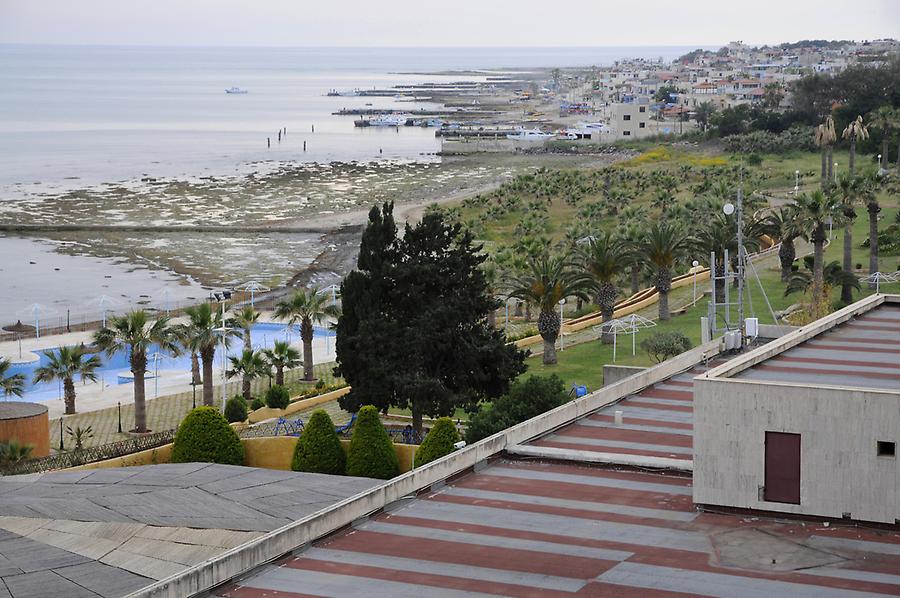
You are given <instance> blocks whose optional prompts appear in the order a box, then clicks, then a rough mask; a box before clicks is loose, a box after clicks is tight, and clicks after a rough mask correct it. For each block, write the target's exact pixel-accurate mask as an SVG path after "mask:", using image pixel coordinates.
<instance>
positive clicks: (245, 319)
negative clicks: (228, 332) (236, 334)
mask: <svg viewBox="0 0 900 598" xmlns="http://www.w3.org/2000/svg"><path fill="white" fill-rule="evenodd" d="M259 316H260V313H259V312H258V311H256V310H255V309H253V307H252V306H250V305H246V306H244V308H243V309H241V311H239V312H238V313H237V315H236V316H235V317H234V324H235V326H237V327H238V328H240V329H241V330H243V332H244V350H245V351H252V350H253V343H252V342H251V341H250V329H251V328H253V325H254V324H256V322H257V321H259Z"/></svg>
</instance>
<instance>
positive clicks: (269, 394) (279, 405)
mask: <svg viewBox="0 0 900 598" xmlns="http://www.w3.org/2000/svg"><path fill="white" fill-rule="evenodd" d="M290 404H291V394H290V393H289V392H288V390H287V389H286V388H285V387H283V386H279V385H278V384H276V385H275V386H273V387H272V388H270V389H269V390H267V391H266V406H267V407H271V408H272V409H284V408H286V407H287V406H288V405H290Z"/></svg>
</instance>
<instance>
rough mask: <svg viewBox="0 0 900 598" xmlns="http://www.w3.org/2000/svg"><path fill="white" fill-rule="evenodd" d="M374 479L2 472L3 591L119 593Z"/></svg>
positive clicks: (143, 470)
mask: <svg viewBox="0 0 900 598" xmlns="http://www.w3.org/2000/svg"><path fill="white" fill-rule="evenodd" d="M377 484H378V481H377V480H369V479H364V478H351V477H340V478H336V477H334V476H327V475H319V474H308V473H294V472H287V471H273V470H267V469H254V468H251V467H237V466H231V465H211V464H208V463H187V464H165V465H148V466H144V467H124V468H118V469H94V470H81V471H77V470H76V471H60V472H53V473H44V474H32V475H27V476H11V477H0V598H7V597H12V598H25V597H27V598H36V597H40V596H47V597H52V598H81V597H89V598H95V597H97V596H104V597H118V596H123V595H125V594H127V593H129V592H133V591H136V590H139V589H140V588H142V587H145V586H147V585H149V584H150V583H152V582H153V581H155V580H157V579H162V578H164V577H167V576H169V575H173V574H176V573H178V572H180V571H182V570H184V569H186V568H187V567H189V566H192V565H196V564H197V563H200V562H202V561H204V560H206V559H208V558H211V557H214V556H216V555H219V554H221V553H223V552H225V551H227V550H229V549H231V548H234V547H235V546H238V545H240V544H243V543H245V542H247V541H250V540H252V539H254V538H257V537H259V536H261V535H263V534H264V533H265V532H268V531H271V530H273V529H276V528H278V527H281V526H282V525H284V524H286V523H289V522H291V521H294V520H296V519H300V518H302V517H305V516H307V515H309V514H311V513H314V512H316V511H318V510H320V509H322V508H324V507H327V506H330V505H332V504H334V503H335V502H338V501H340V500H342V499H344V498H346V497H348V496H351V495H353V494H356V493H357V492H360V491H362V490H365V489H368V488H371V487H373V486H375V485H377Z"/></svg>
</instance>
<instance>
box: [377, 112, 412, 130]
mask: <svg viewBox="0 0 900 598" xmlns="http://www.w3.org/2000/svg"><path fill="white" fill-rule="evenodd" d="M406 120H407V119H406V117H405V116H403V115H402V114H385V115H383V116H376V117H375V118H370V119H369V126H370V127H402V126H403V125H405V124H406Z"/></svg>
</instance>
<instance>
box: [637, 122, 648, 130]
mask: <svg viewBox="0 0 900 598" xmlns="http://www.w3.org/2000/svg"><path fill="white" fill-rule="evenodd" d="M646 128H647V123H638V129H646Z"/></svg>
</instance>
